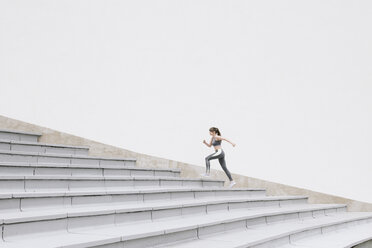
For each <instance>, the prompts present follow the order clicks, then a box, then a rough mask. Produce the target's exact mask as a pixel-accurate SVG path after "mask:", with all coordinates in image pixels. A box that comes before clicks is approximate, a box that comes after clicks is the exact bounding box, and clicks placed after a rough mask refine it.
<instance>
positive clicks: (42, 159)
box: [0, 151, 136, 168]
mask: <svg viewBox="0 0 372 248" xmlns="http://www.w3.org/2000/svg"><path fill="white" fill-rule="evenodd" d="M0 161H1V162H2V163H5V162H23V163H34V164H35V163H37V164H72V165H95V166H104V165H110V166H113V165H116V166H118V168H122V167H124V166H135V165H136V159H135V158H117V157H112V158H103V157H93V156H84V155H66V154H44V153H37V152H14V151H0Z"/></svg>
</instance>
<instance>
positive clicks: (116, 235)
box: [0, 205, 372, 248]
mask: <svg viewBox="0 0 372 248" xmlns="http://www.w3.org/2000/svg"><path fill="white" fill-rule="evenodd" d="M328 210H330V212H332V213H334V214H333V217H330V216H325V215H323V214H322V213H325V212H326V210H325V209H324V208H323V209H321V208H319V207H318V206H313V205H301V206H295V207H294V206H286V207H283V208H263V209H250V210H241V211H239V210H237V211H228V214H226V212H225V211H215V212H214V213H210V214H195V215H192V216H188V217H187V218H180V217H173V218H160V219H155V220H152V221H138V222H137V223H136V224H135V225H133V222H130V223H128V222H127V221H128V219H125V218H124V219H123V220H118V221H117V222H115V224H110V223H112V221H110V222H108V220H107V219H106V220H105V219H101V221H99V222H98V223H99V224H100V225H99V226H97V225H96V224H97V220H96V221H95V222H94V223H91V222H89V221H87V222H77V223H75V224H76V225H70V226H68V225H67V223H61V224H60V225H59V226H49V225H48V223H47V222H46V223H45V225H43V226H40V225H39V226H38V229H37V230H36V229H34V228H27V227H22V228H17V227H14V228H9V227H10V226H9V227H8V228H7V229H5V228H4V229H3V230H4V231H3V240H4V241H5V242H6V241H9V242H10V243H8V245H10V246H8V247H15V246H11V245H12V244H13V245H17V247H25V245H28V247H29V246H30V245H31V246H32V247H40V248H43V247H152V246H155V245H165V244H169V243H172V242H175V241H177V242H180V241H186V240H189V239H192V238H197V237H203V238H204V237H208V236H210V235H214V237H216V238H219V237H221V235H224V234H223V232H224V230H235V231H236V230H239V231H240V230H245V231H247V232H249V231H251V230H255V228H261V232H260V233H261V234H262V236H264V235H265V236H266V237H265V238H261V239H260V240H259V241H257V240H256V241H255V242H256V243H257V244H258V243H259V242H269V240H270V239H271V240H275V239H278V238H279V237H278V236H290V235H293V234H296V233H301V232H303V231H307V230H311V229H313V228H319V227H320V228H327V227H332V226H334V225H338V224H340V223H343V224H344V223H347V222H353V221H360V220H362V219H364V220H366V219H368V218H370V219H372V214H369V215H367V214H365V213H364V214H359V215H353V216H344V215H342V212H343V210H344V208H343V207H341V208H340V211H341V212H337V207H336V206H335V207H334V208H333V209H332V210H331V209H328ZM314 216H315V218H316V219H317V221H315V223H314V221H313V220H314ZM302 219H306V224H307V225H305V226H304V222H305V221H303V220H302ZM320 223H321V224H320ZM296 225H297V226H296ZM263 226H265V228H262V227H263ZM273 226H275V227H276V228H272V229H275V230H271V231H270V230H269V231H268V229H270V227H273ZM294 226H296V227H297V228H296V229H293V227H294ZM247 227H249V228H250V229H247ZM290 227H292V229H291V234H288V229H290ZM63 229H65V231H62V230H63ZM279 230H280V231H281V233H279V234H278V233H275V231H276V232H278V231H279ZM40 233H43V234H44V235H41V234H40ZM35 234H38V235H35ZM216 234H218V235H216ZM242 238H245V239H247V238H250V239H254V238H257V237H253V236H250V235H245V236H243V237H242ZM212 241H213V240H212ZM235 241H242V240H241V239H238V240H235ZM214 243H217V244H218V246H213V244H214ZM214 243H211V244H212V245H205V246H203V247H229V245H230V243H226V242H223V241H219V242H214ZM223 245H227V246H223ZM0 247H1V246H0ZM175 247H181V246H175ZM190 247H191V246H190ZM193 247H202V246H193ZM242 247H243V246H242ZM257 247H258V246H257ZM268 247H275V246H268Z"/></svg>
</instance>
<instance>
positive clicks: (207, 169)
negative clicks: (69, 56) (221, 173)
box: [205, 149, 222, 174]
mask: <svg viewBox="0 0 372 248" xmlns="http://www.w3.org/2000/svg"><path fill="white" fill-rule="evenodd" d="M221 155H222V150H221V149H219V150H217V151H216V152H214V153H212V154H210V155H208V156H207V157H206V158H205V165H206V172H205V173H206V174H209V173H210V172H211V164H210V162H209V161H210V160H212V159H216V158H219V157H220V156H221Z"/></svg>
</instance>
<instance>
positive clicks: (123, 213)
mask: <svg viewBox="0 0 372 248" xmlns="http://www.w3.org/2000/svg"><path fill="white" fill-rule="evenodd" d="M263 200H264V199H263V198H255V199H254V198H249V197H248V198H246V199H244V198H241V197H240V198H231V197H227V198H219V199H198V200H195V199H194V200H190V199H178V200H173V201H169V202H154V201H152V202H147V203H142V204H139V203H136V204H133V203H132V204H128V203H126V204H113V205H110V206H107V205H106V206H103V205H101V206H89V207H86V206H85V207H75V208H59V209H49V210H48V211H46V210H33V211H23V212H20V211H18V212H9V213H2V214H0V225H3V230H4V231H5V232H6V230H7V229H13V230H14V229H17V230H22V229H24V228H31V229H34V230H36V229H37V228H39V227H40V226H43V225H48V226H49V227H52V226H61V222H64V223H66V225H67V226H68V227H72V226H76V225H81V224H83V223H90V225H91V226H93V225H94V226H95V227H98V226H101V225H111V224H112V225H113V224H118V223H119V222H125V223H127V224H130V223H133V224H136V223H137V222H139V221H141V222H151V221H155V220H158V219H162V218H175V217H187V216H193V215H206V214H213V213H214V212H216V211H219V212H220V213H221V212H222V211H225V213H226V214H229V212H233V211H237V210H246V209H248V208H246V207H245V206H246V205H247V204H249V205H250V207H249V209H256V210H257V211H259V210H258V209H260V208H261V209H264V208H265V207H261V205H259V204H257V203H260V202H262V201H263ZM288 200H289V201H292V200H294V201H292V202H294V203H291V204H290V205H294V204H297V206H298V208H302V207H303V206H304V204H303V200H302V199H300V198H297V197H290V196H288V197H279V198H273V197H271V199H270V201H268V202H270V204H271V205H270V206H269V205H267V206H266V208H267V207H270V208H275V207H276V208H280V207H281V208H286V207H287V206H288V205H289V204H284V205H281V206H280V203H281V202H285V201H288ZM226 203H230V205H229V206H230V208H229V207H228V204H226ZM306 206H307V204H306ZM311 209H312V210H311V211H309V210H308V209H307V208H306V209H305V210H304V211H305V212H306V213H307V214H310V212H311V213H312V212H314V211H315V210H317V211H337V210H340V211H341V209H344V210H343V211H345V210H346V208H345V205H317V206H315V205H314V206H313V207H312V208H311ZM306 213H301V214H306ZM30 222H32V223H30ZM84 225H85V224H84ZM52 229H53V230H56V229H55V228H53V227H52Z"/></svg>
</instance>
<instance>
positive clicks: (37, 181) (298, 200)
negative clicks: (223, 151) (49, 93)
mask: <svg viewBox="0 0 372 248" xmlns="http://www.w3.org/2000/svg"><path fill="white" fill-rule="evenodd" d="M40 136H41V134H38V133H27V132H17V131H10V130H0V226H1V235H2V236H1V237H2V239H1V241H0V248H2V247H4V248H5V247H9V248H13V247H17V248H22V247H40V248H44V247H45V248H47V247H50V248H51V247H53V248H54V247H71V248H72V247H107V248H114V247H115V248H116V247H120V248H123V247H125V248H127V247H180V248H182V247H184V248H187V247H190V248H191V247H193V248H195V247H255V248H258V247H260V248H263V247H282V248H290V247H318V248H319V247H352V246H353V245H355V244H358V243H360V242H362V241H367V240H369V239H371V238H372V213H368V212H347V211H346V210H347V209H346V205H344V204H308V202H307V201H308V198H307V197H306V196H266V191H265V190H264V189H254V188H226V187H223V186H224V181H221V180H213V179H200V178H196V179H187V178H182V177H181V174H180V173H181V171H180V170H175V169H153V168H142V167H138V166H136V160H135V159H133V158H117V157H112V158H106V157H105V158H103V157H93V156H89V147H82V146H64V145H56V144H44V143H39V142H38V139H39V138H40ZM336 241H337V242H336Z"/></svg>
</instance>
